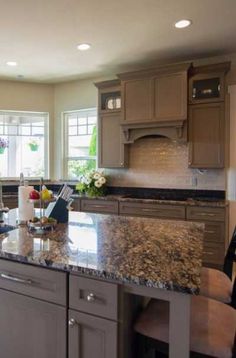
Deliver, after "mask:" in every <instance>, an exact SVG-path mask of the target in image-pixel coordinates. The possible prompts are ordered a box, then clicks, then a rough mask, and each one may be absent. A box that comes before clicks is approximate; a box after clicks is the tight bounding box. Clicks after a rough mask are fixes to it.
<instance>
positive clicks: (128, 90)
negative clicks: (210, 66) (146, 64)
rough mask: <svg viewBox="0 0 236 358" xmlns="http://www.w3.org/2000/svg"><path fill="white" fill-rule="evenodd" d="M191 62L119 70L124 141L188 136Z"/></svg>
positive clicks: (182, 138)
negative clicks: (130, 70) (134, 69)
mask: <svg viewBox="0 0 236 358" xmlns="http://www.w3.org/2000/svg"><path fill="white" fill-rule="evenodd" d="M191 66H192V64H191V63H189V62H188V63H181V64H175V65H168V66H160V67H157V68H152V69H145V70H142V71H135V72H129V73H122V74H119V75H118V78H119V79H120V80H121V98H122V103H123V106H122V114H121V122H120V125H121V128H122V132H123V134H124V138H123V140H124V143H125V144H130V143H133V142H134V141H135V140H137V139H139V138H142V137H147V136H157V137H167V138H170V139H172V140H179V141H186V140H187V130H186V127H187V125H186V122H187V107H188V106H187V102H188V71H189V69H190V68H191Z"/></svg>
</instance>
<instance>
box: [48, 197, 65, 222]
mask: <svg viewBox="0 0 236 358" xmlns="http://www.w3.org/2000/svg"><path fill="white" fill-rule="evenodd" d="M68 204H69V203H68V202H67V201H65V200H64V199H62V198H58V199H57V200H56V201H55V202H53V203H49V205H48V207H47V209H46V210H45V215H46V216H47V217H51V218H53V219H56V220H57V222H58V223H67V222H68V209H67V206H68Z"/></svg>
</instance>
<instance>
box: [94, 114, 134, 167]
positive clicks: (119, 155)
mask: <svg viewBox="0 0 236 358" xmlns="http://www.w3.org/2000/svg"><path fill="white" fill-rule="evenodd" d="M120 118H121V115H120V113H119V112H114V113H106V114H100V116H99V123H98V131H99V132H98V133H99V135H98V138H99V140H98V167H99V168H124V167H126V166H127V162H128V157H127V151H128V148H125V144H124V133H123V131H122V130H121V126H120Z"/></svg>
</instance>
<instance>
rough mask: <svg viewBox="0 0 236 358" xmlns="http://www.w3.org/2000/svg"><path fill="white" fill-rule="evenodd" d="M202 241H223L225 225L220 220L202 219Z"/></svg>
mask: <svg viewBox="0 0 236 358" xmlns="http://www.w3.org/2000/svg"><path fill="white" fill-rule="evenodd" d="M204 224H205V231H204V241H205V242H206V243H207V242H216V243H222V244H224V242H225V225H224V223H221V222H210V221H204Z"/></svg>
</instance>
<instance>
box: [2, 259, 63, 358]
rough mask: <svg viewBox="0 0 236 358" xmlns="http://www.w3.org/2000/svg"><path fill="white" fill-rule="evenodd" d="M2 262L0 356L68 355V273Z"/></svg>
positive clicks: (46, 357)
mask: <svg viewBox="0 0 236 358" xmlns="http://www.w3.org/2000/svg"><path fill="white" fill-rule="evenodd" d="M0 264H1V268H0V302H1V305H0V332H1V334H0V347H1V352H2V353H1V356H2V354H3V356H4V358H32V357H34V358H54V357H55V358H66V357H67V352H66V334H67V333H66V332H67V329H66V318H67V309H66V307H65V306H62V303H64V304H65V303H66V302H65V300H66V279H65V275H66V274H64V273H59V272H53V271H52V273H51V274H50V273H49V272H51V271H49V270H44V269H41V268H34V267H31V266H27V265H22V264H17V263H14V262H8V261H5V260H0ZM18 269H19V270H18ZM57 274H58V275H59V276H57ZM51 280H52V281H51ZM54 280H55V281H54ZM14 291H15V292H14ZM62 291H63V292H62ZM37 296H38V298H39V299H38V298H36V297H37ZM45 299H46V300H48V301H51V302H46V301H45Z"/></svg>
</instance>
